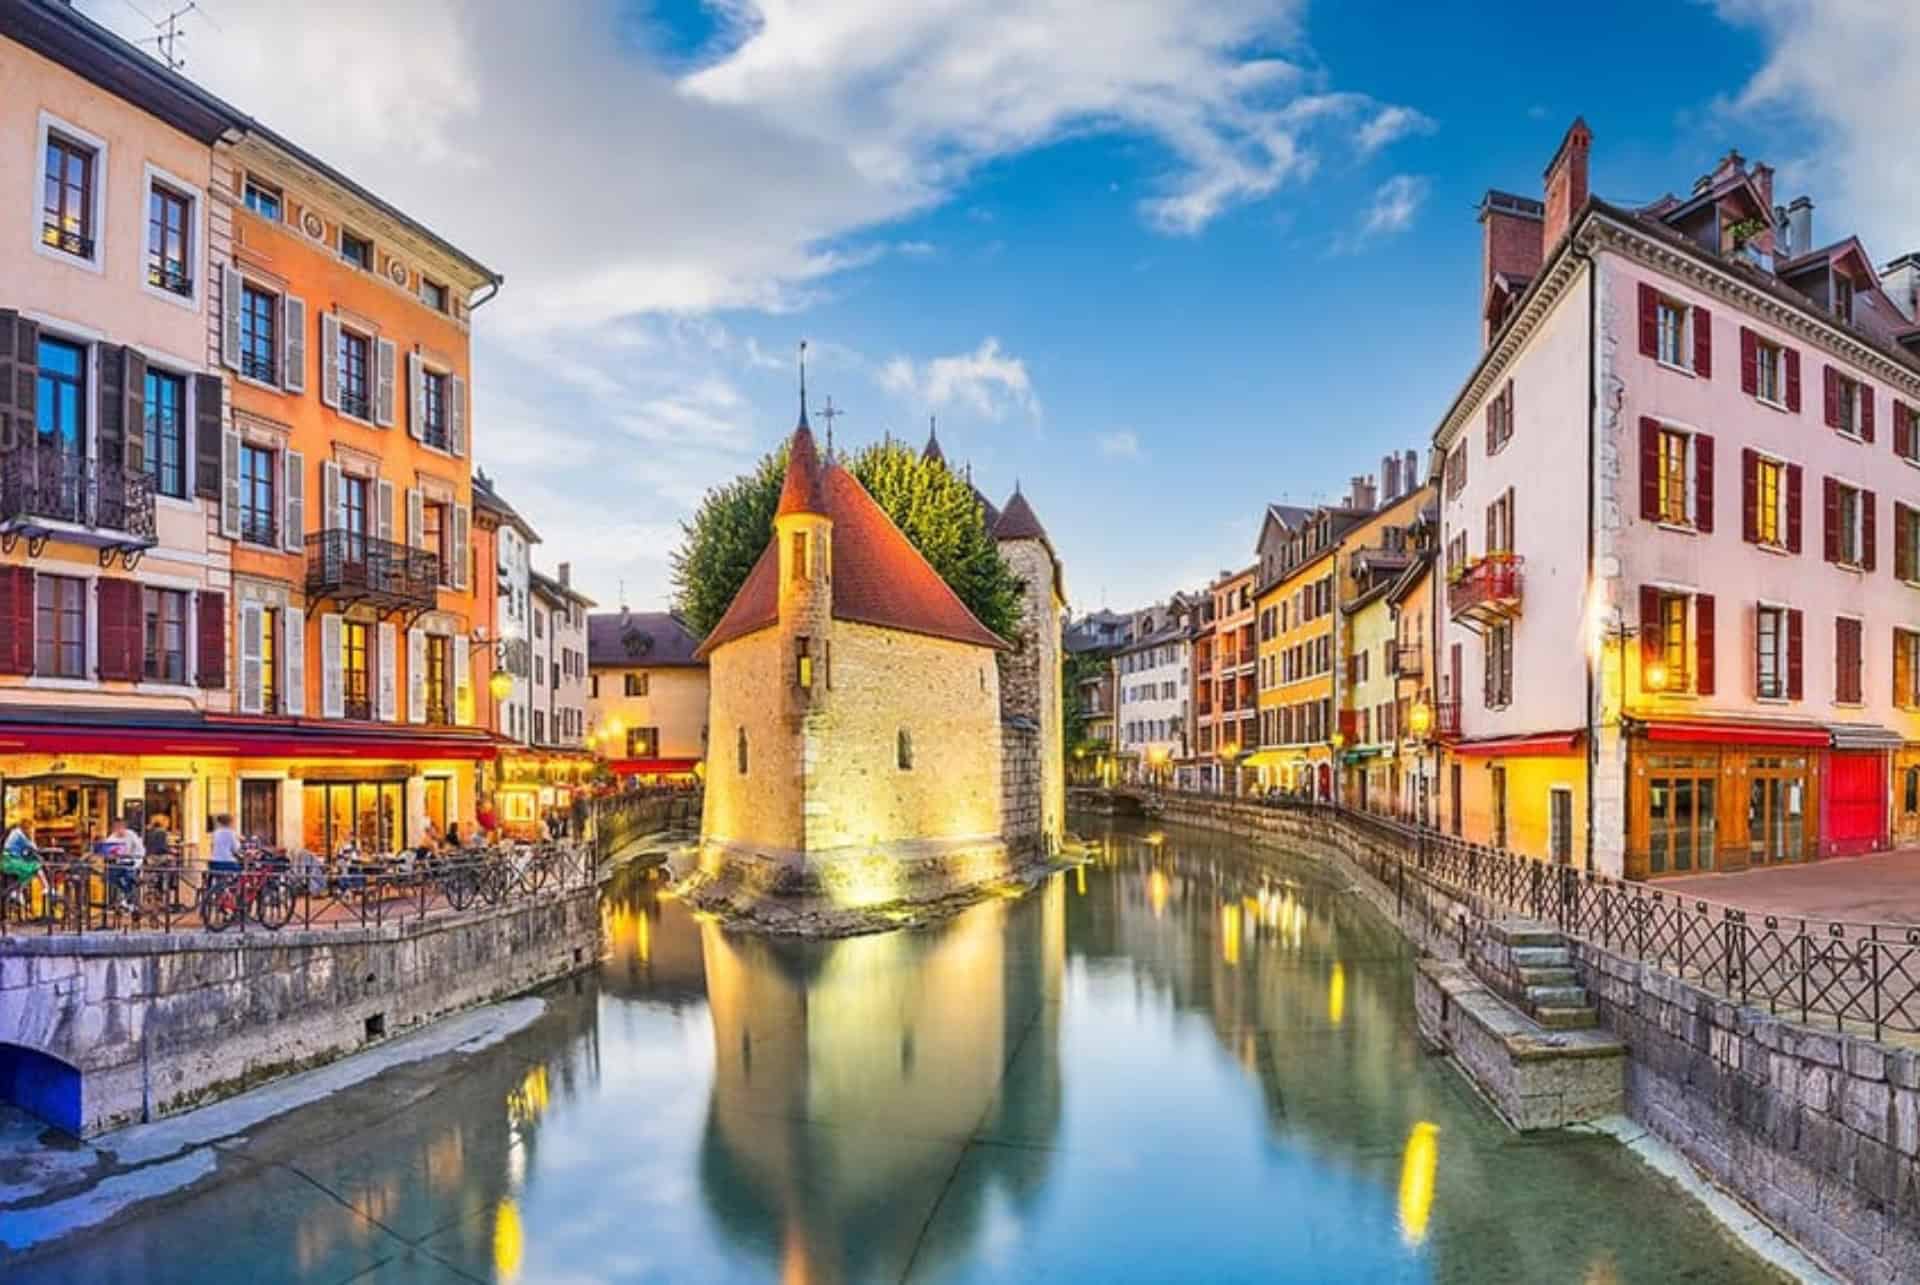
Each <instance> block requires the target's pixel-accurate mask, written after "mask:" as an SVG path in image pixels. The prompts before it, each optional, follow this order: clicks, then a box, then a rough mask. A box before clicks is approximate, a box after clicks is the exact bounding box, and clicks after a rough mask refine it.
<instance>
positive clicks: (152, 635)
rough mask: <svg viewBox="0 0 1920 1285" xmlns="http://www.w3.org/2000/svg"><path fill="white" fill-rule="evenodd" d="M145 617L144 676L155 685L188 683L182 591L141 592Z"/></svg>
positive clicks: (183, 594)
mask: <svg viewBox="0 0 1920 1285" xmlns="http://www.w3.org/2000/svg"><path fill="white" fill-rule="evenodd" d="M142 597H143V598H144V600H145V601H144V606H145V616H146V632H145V635H144V637H145V641H146V660H145V662H144V663H145V669H144V671H143V672H144V674H145V676H146V677H147V678H148V679H150V680H152V681H153V682H156V683H184V682H186V681H187V595H186V592H185V591H184V590H181V589H146V590H143V591H142Z"/></svg>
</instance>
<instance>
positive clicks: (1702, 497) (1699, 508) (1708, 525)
mask: <svg viewBox="0 0 1920 1285" xmlns="http://www.w3.org/2000/svg"><path fill="white" fill-rule="evenodd" d="M1693 525H1694V529H1695V530H1697V531H1700V532H1703V533H1704V532H1710V531H1712V530H1713V439H1712V438H1711V437H1708V436H1707V435H1706V434H1705V433H1696V434H1694V437H1693Z"/></svg>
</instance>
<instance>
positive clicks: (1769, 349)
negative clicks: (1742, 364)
mask: <svg viewBox="0 0 1920 1285" xmlns="http://www.w3.org/2000/svg"><path fill="white" fill-rule="evenodd" d="M1753 354H1754V390H1753V391H1754V395H1755V396H1756V397H1758V398H1759V399H1760V400H1761V401H1763V402H1772V403H1773V404H1774V405H1775V406H1784V405H1786V404H1787V385H1786V374H1787V372H1786V361H1785V354H1783V353H1782V352H1781V349H1780V345H1779V344H1770V343H1768V342H1767V341H1766V340H1764V339H1756V340H1755V341H1754V346H1753Z"/></svg>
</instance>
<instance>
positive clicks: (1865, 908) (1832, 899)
mask: <svg viewBox="0 0 1920 1285" xmlns="http://www.w3.org/2000/svg"><path fill="white" fill-rule="evenodd" d="M1654 886H1656V887H1658V888H1659V889H1660V890H1661V891H1664V892H1676V893H1682V894H1684V895H1687V896H1693V897H1704V898H1706V899H1707V900H1709V901H1718V902H1723V903H1726V904H1728V905H1734V906H1740V907H1742V908H1744V909H1747V910H1752V911H1758V912H1760V913H1762V914H1770V915H1780V916H1783V917H1785V916H1792V917H1795V918H1808V919H1843V920H1848V921H1851V922H1854V923H1891V924H1920V848H1903V849H1901V850H1900V851H1898V852H1886V853H1881V854H1879V855H1877V856H1871V857H1829V858H1827V859H1826V860H1824V861H1815V862H1810V863H1808V864H1805V865H1797V866H1774V867H1772V868H1769V869H1764V870H1745V871H1742V872H1740V873H1738V874H1711V875H1689V876H1687V877H1686V878H1683V879H1662V880H1660V882H1659V883H1658V884H1657V885H1654Z"/></svg>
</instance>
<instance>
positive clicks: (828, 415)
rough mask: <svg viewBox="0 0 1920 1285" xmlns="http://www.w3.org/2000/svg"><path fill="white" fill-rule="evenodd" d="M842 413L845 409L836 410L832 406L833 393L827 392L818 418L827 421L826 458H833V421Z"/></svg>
mask: <svg viewBox="0 0 1920 1285" xmlns="http://www.w3.org/2000/svg"><path fill="white" fill-rule="evenodd" d="M844 414H846V412H845V411H843V410H838V409H836V408H835V407H834V404H833V394H832V393H828V394H827V404H826V405H825V406H823V407H821V408H820V418H821V419H824V420H826V421H827V458H828V459H832V458H833V421H834V420H836V419H839V418H840V417H841V416H842V415H844Z"/></svg>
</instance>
